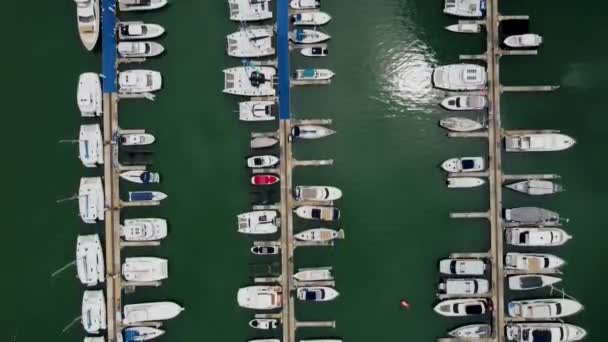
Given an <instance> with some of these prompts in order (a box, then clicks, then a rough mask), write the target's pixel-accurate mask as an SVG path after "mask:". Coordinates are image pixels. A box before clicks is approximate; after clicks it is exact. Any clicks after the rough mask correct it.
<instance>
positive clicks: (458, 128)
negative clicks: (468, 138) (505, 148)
mask: <svg viewBox="0 0 608 342" xmlns="http://www.w3.org/2000/svg"><path fill="white" fill-rule="evenodd" d="M439 126H441V127H443V128H445V129H448V130H450V131H454V132H472V131H477V130H479V129H482V128H483V127H484V126H483V125H482V124H481V123H479V122H477V121H475V120H471V119H469V118H461V117H451V118H446V119H441V120H440V121H439Z"/></svg>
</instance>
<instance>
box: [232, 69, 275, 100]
mask: <svg viewBox="0 0 608 342" xmlns="http://www.w3.org/2000/svg"><path fill="white" fill-rule="evenodd" d="M275 75H276V69H275V68H272V67H249V66H243V67H234V68H229V69H225V70H224V93H227V94H233V95H241V96H275V95H276V90H275V89H274V81H273V80H274V77H275Z"/></svg>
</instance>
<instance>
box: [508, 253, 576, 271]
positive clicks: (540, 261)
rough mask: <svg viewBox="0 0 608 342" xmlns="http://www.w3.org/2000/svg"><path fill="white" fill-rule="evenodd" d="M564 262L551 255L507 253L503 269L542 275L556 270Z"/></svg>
mask: <svg viewBox="0 0 608 342" xmlns="http://www.w3.org/2000/svg"><path fill="white" fill-rule="evenodd" d="M565 263H566V262H565V261H564V260H563V259H561V258H559V257H557V256H555V255H552V254H539V253H507V255H506V256H505V269H511V270H520V271H526V272H530V273H542V272H548V271H553V270H556V269H558V268H559V267H561V266H563V265H564V264H565Z"/></svg>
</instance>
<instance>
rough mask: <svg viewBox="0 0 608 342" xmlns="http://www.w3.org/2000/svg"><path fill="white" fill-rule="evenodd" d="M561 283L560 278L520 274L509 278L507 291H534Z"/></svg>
mask: <svg viewBox="0 0 608 342" xmlns="http://www.w3.org/2000/svg"><path fill="white" fill-rule="evenodd" d="M560 281H562V279H561V278H558V277H552V276H548V275H541V274H522V275H515V276H511V277H509V280H508V282H509V289H511V290H519V291H521V290H535V289H540V288H541V287H545V286H551V285H553V284H557V283H559V282H560Z"/></svg>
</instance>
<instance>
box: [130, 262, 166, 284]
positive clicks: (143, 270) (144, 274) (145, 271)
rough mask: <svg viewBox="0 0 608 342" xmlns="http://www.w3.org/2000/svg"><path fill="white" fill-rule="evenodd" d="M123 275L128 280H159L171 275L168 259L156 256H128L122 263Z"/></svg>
mask: <svg viewBox="0 0 608 342" xmlns="http://www.w3.org/2000/svg"><path fill="white" fill-rule="evenodd" d="M122 276H123V277H124V278H125V280H126V281H135V282H139V281H142V282H146V281H158V280H163V279H167V277H169V262H168V261H167V259H161V258H154V257H137V258H126V259H125V262H124V264H122Z"/></svg>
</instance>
